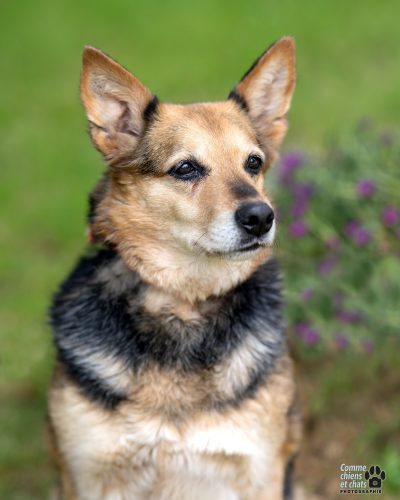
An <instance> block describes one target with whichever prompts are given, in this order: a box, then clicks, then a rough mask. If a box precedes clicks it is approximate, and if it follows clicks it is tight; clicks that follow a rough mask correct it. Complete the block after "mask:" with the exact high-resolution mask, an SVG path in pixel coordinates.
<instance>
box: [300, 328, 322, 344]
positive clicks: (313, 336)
mask: <svg viewBox="0 0 400 500" xmlns="http://www.w3.org/2000/svg"><path fill="white" fill-rule="evenodd" d="M303 340H304V342H305V343H306V344H307V345H315V344H316V343H317V342H318V341H319V335H318V333H317V332H316V331H315V330H314V329H313V328H309V329H308V330H307V331H306V332H305V334H304V335H303Z"/></svg>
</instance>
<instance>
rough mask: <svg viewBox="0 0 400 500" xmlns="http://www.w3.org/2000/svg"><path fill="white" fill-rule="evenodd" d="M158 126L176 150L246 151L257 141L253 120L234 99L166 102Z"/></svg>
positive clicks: (202, 152)
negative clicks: (194, 102) (252, 124)
mask: <svg viewBox="0 0 400 500" xmlns="http://www.w3.org/2000/svg"><path fill="white" fill-rule="evenodd" d="M159 127H160V128H161V130H162V136H163V137H164V138H165V140H167V141H172V142H173V143H174V146H175V147H174V150H175V151H179V149H183V150H186V151H187V152H188V153H190V152H193V154H196V152H198V153H199V154H200V155H202V156H206V155H207V154H209V153H215V152H216V151H219V152H220V153H226V154H229V153H234V152H241V151H243V150H244V151H246V152H248V151H249V149H251V148H252V147H254V146H256V145H257V138H256V134H255V131H254V130H253V128H252V126H251V123H250V120H249V119H248V118H247V116H246V114H245V113H244V112H243V111H241V110H240V109H239V108H238V106H237V105H236V104H235V103H234V102H231V101H224V102H215V103H196V104H185V105H176V104H163V105H162V107H161V109H160V115H159Z"/></svg>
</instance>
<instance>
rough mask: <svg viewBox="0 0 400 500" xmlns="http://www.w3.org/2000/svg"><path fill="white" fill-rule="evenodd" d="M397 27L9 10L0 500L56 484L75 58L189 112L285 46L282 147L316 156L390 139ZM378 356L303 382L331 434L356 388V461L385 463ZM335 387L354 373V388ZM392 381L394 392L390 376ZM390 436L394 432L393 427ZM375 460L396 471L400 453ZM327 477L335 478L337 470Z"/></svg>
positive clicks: (90, 4)
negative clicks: (289, 82) (376, 407)
mask: <svg viewBox="0 0 400 500" xmlns="http://www.w3.org/2000/svg"><path fill="white" fill-rule="evenodd" d="M399 15H400V4H399V2H398V1H397V0H386V1H385V2H379V1H378V0H364V1H363V2H348V1H345V0H326V1H325V2H315V1H311V0H303V1H301V2H299V1H295V0H281V1H279V2H275V1H266V0H265V1H254V0H250V1H247V2H239V1H227V0H224V1H212V0H203V1H202V2H184V1H183V0H172V1H169V2H162V1H161V0H160V1H157V2H132V1H123V0H115V1H114V2H106V1H99V0H98V1H97V2H95V1H93V0H89V1H86V2H82V1H77V0H71V1H68V2H59V1H54V0H53V1H50V0H40V1H35V2H34V1H33V0H25V1H24V2H14V3H11V2H9V3H7V4H4V5H3V6H2V9H1V18H0V27H1V29H0V40H1V59H0V61H1V76H0V111H1V112H0V127H1V141H0V162H1V166H0V169H1V170H0V172H1V182H0V213H1V219H0V239H1V253H0V329H1V333H0V468H1V473H0V476H1V479H0V498H5V499H32V498H35V499H36V498H37V499H40V498H46V495H47V493H46V492H47V491H48V488H49V486H50V484H51V483H52V481H53V476H52V471H51V467H50V465H49V462H48V459H47V454H46V451H45V448H44V441H43V435H42V424H43V419H44V415H45V393H46V387H47V384H48V380H49V376H50V372H51V366H52V359H53V351H52V347H51V341H50V333H49V329H48V328H47V326H46V308H47V306H48V303H49V299H50V297H51V294H52V292H53V291H54V289H55V287H56V286H57V284H58V283H59V282H60V281H61V279H62V278H63V277H64V276H65V274H66V272H67V271H68V269H69V268H70V267H71V265H72V264H73V262H74V261H75V260H76V258H77V256H78V255H79V254H80V253H81V252H82V250H83V248H84V246H85V213H86V204H87V193H88V192H89V190H90V189H91V187H92V186H93V184H94V182H95V181H96V179H97V178H98V177H99V174H100V172H101V170H102V165H101V161H100V158H99V156H98V154H97V153H96V152H95V151H94V149H93V148H92V147H91V145H90V143H89V140H88V137H87V135H86V122H85V118H84V114H83V111H82V109H81V106H80V103H79V94H78V81H79V72H80V63H81V52H82V47H83V45H85V44H92V45H94V46H96V47H98V48H101V49H103V50H104V51H106V52H107V53H109V54H110V55H111V56H113V57H115V58H116V59H117V60H118V61H119V62H121V63H122V64H124V65H125V66H127V67H128V69H130V70H131V71H132V72H133V73H134V74H135V75H136V76H138V77H139V78H140V79H141V80H142V81H143V82H144V83H145V84H146V85H148V86H149V87H150V88H151V89H152V91H153V92H155V93H156V94H157V95H158V96H159V97H160V98H161V99H164V100H171V101H181V102H189V101H192V100H217V99H223V98H224V97H225V96H226V95H227V93H228V91H229V90H230V89H231V88H232V87H233V85H234V84H235V82H236V81H237V80H238V79H239V78H240V77H241V76H242V74H243V73H244V71H246V69H247V68H248V67H249V66H250V64H251V63H252V62H253V60H254V59H255V58H256V57H257V56H258V55H259V54H260V53H261V52H262V51H263V50H264V49H265V47H266V46H268V45H269V44H270V43H271V42H272V41H273V40H275V39H276V38H279V37H280V36H282V35H283V34H291V35H294V36H295V37H296V40H297V49H298V73H299V79H298V87H297V90H296V94H295V99H294V102H293V107H292V111H291V114H290V121H291V129H290V133H289V136H288V139H287V141H286V145H285V147H286V148H289V147H293V146H299V145H300V146H301V148H302V149H305V150H307V151H318V150H320V149H322V148H323V145H324V144H325V143H326V142H327V141H328V142H329V141H330V140H331V139H332V138H333V137H337V136H338V135H340V136H342V135H346V134H349V133H351V130H352V128H353V127H354V124H355V123H356V122H357V121H358V120H359V119H360V118H361V117H363V116H365V115H368V116H371V117H373V119H374V120H375V121H376V122H378V123H379V124H382V126H385V127H391V126H396V125H397V122H398V117H399V112H400V92H399V87H400V85H399V84H400V64H399V62H400V30H399V28H398V20H399V18H400V16H399ZM373 356H374V357H373V360H372V361H369V366H368V369H367V368H366V366H365V359H360V358H354V357H351V355H346V356H343V358H342V359H340V360H337V361H336V362H335V364H334V365H333V366H332V364H329V361H326V363H327V364H324V365H323V366H322V367H321V366H320V364H321V363H324V361H321V360H318V362H312V363H311V362H310V364H309V365H304V366H303V367H302V370H301V373H303V374H304V377H305V382H304V387H305V399H306V401H307V403H309V405H310V407H311V408H313V411H314V413H313V415H314V416H315V418H321V419H323V418H328V417H327V413H329V418H335V419H336V422H338V423H337V425H338V428H339V429H342V428H343V426H345V425H346V421H345V418H347V417H348V418H349V419H351V418H353V417H352V416H351V413H350V416H349V414H348V411H349V410H348V408H347V407H348V405H349V404H350V406H351V398H350V397H349V399H348V400H346V397H345V396H346V394H347V393H350V394H351V392H352V391H353V394H354V390H355V386H354V384H356V385H357V383H359V384H361V385H362V386H365V392H364V396H363V399H360V400H359V401H362V405H364V406H361V407H360V403H358V404H356V406H357V411H356V412H355V413H354V414H355V415H358V418H359V420H358V421H357V422H355V424H356V427H357V429H358V434H357V432H356V438H355V439H356V441H357V442H359V443H360V447H361V448H360V449H358V450H357V449H355V450H353V451H354V454H353V455H352V456H353V457H358V460H360V457H361V458H362V457H363V456H372V459H374V458H373V457H376V460H378V456H376V455H374V452H375V441H376V425H378V424H376V422H377V420H376V419H372V423H371V425H370V426H369V427H368V425H367V423H366V424H365V425H366V426H367V427H368V429H369V430H368V432H369V434H366V433H367V431H365V432H364V431H363V430H362V429H364V427H365V426H364V427H363V422H364V423H365V422H366V420H365V418H366V417H365V415H364V413H363V412H365V413H371V412H369V407H370V405H369V400H368V395H369V394H371V395H373V394H374V390H376V391H379V386H378V381H379V377H381V376H382V373H381V372H382V366H389V367H392V366H394V365H395V362H394V360H393V355H392V354H391V353H389V354H388V353H387V352H383V351H382V352H381V351H378V352H376V353H375V354H374V355H373ZM369 360H371V358H369ZM374 370H375V371H374ZM338 373H341V374H342V377H343V374H345V373H348V374H349V378H348V379H346V380H347V382H344V381H343V378H340V377H339V376H338ZM350 374H356V375H354V378H352V377H350ZM385 376H387V377H389V378H390V380H392V378H391V377H392V371H391V369H389V371H388V372H387V373H386V375H385ZM307 377H308V378H307ZM314 378H315V379H318V384H317V382H314ZM350 379H351V380H350ZM393 383H394V382H393ZM397 387H398V386H397ZM335 394H336V395H338V396H337V397H338V398H339V401H337V398H336V397H335ZM371 397H372V396H371ZM343 398H344V399H343ZM353 402H354V401H353ZM344 407H346V408H347V409H346V410H343V408H344ZM334 411H336V415H334V414H333V413H332V412H334ZM342 411H343V414H342V413H341V412H342ZM345 415H347V417H346V416H345ZM371 418H372V417H371ZM382 418H383V420H382V421H381V423H380V424H379V425H378V427H379V426H381V427H382V426H384V422H386V420H387V421H388V422H392V420H391V416H390V415H389V416H387V415H386V416H384V417H382ZM341 419H342V420H341ZM374 425H375V428H374ZM367 427H365V428H367ZM360 429H361V430H360ZM371 429H372V430H371ZM374 429H375V430H374ZM385 429H386V430H387V432H389V435H390V432H393V430H391V428H390V426H389V424H388V427H387V428H386V427H385ZM343 431H344V429H343ZM374 432H375V434H374ZM371 435H372V436H375V437H373V438H371ZM345 439H346V438H344V440H345ZM374 440H375V441H374ZM347 453H349V450H347ZM357 453H358V455H357ZM360 453H361V455H360ZM379 453H381V452H379ZM382 453H386V454H388V457H389V458H387V459H385V460H387V463H391V464H394V465H392V467H393V469H396V468H397V469H400V459H399V458H398V454H397V453H396V451H393V450H389V451H388V450H387V449H386V448H385V450H384V451H383V452H382ZM365 454H366V455H365ZM379 456H380V455H379ZM309 459H310V460H311V457H307V456H306V457H305V459H304V463H305V464H307V463H308V462H307V460H309ZM327 460H328V459H327ZM328 462H329V460H328ZM355 463H358V462H357V461H356V462H355ZM313 467H314V469H313V472H312V474H311V473H309V474H308V476H307V468H304V467H303V470H302V478H303V479H304V481H305V482H306V484H310V487H311V488H313V487H315V485H316V484H317V480H318V474H319V473H318V468H317V469H316V470H315V464H314V465H313ZM329 473H330V474H331V476H332V477H334V478H335V477H336V476H337V470H336V469H335V470H331V471H330V472H329V471H328V472H327V474H328V475H329ZM393 474H394V472H393V473H392V476H393ZM387 475H388V479H389V478H390V473H389V471H387ZM399 488H400V484H399ZM324 498H328V496H325V497H324ZM329 498H331V496H329ZM332 498H333V497H332Z"/></svg>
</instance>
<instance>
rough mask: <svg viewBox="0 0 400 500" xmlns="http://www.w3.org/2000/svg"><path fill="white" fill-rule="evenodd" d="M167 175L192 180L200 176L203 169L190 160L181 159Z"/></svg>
mask: <svg viewBox="0 0 400 500" xmlns="http://www.w3.org/2000/svg"><path fill="white" fill-rule="evenodd" d="M168 173H169V175H172V176H173V177H176V178H177V179H181V180H184V181H192V180H195V179H198V178H199V177H202V175H203V169H202V168H201V167H200V166H199V165H196V164H195V163H193V162H191V161H187V160H185V161H181V162H180V163H178V165H175V167H172V168H171V170H170V171H169V172H168Z"/></svg>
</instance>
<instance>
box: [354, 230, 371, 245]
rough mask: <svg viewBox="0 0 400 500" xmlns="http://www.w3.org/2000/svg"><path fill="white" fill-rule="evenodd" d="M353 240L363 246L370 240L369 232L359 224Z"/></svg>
mask: <svg viewBox="0 0 400 500" xmlns="http://www.w3.org/2000/svg"><path fill="white" fill-rule="evenodd" d="M353 240H354V242H355V243H356V244H357V245H358V246H360V247H363V246H365V245H367V244H368V243H369V242H370V240H371V234H370V232H369V231H368V230H367V229H366V228H365V227H363V226H360V227H358V228H357V229H356V231H355V233H354V235H353Z"/></svg>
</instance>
